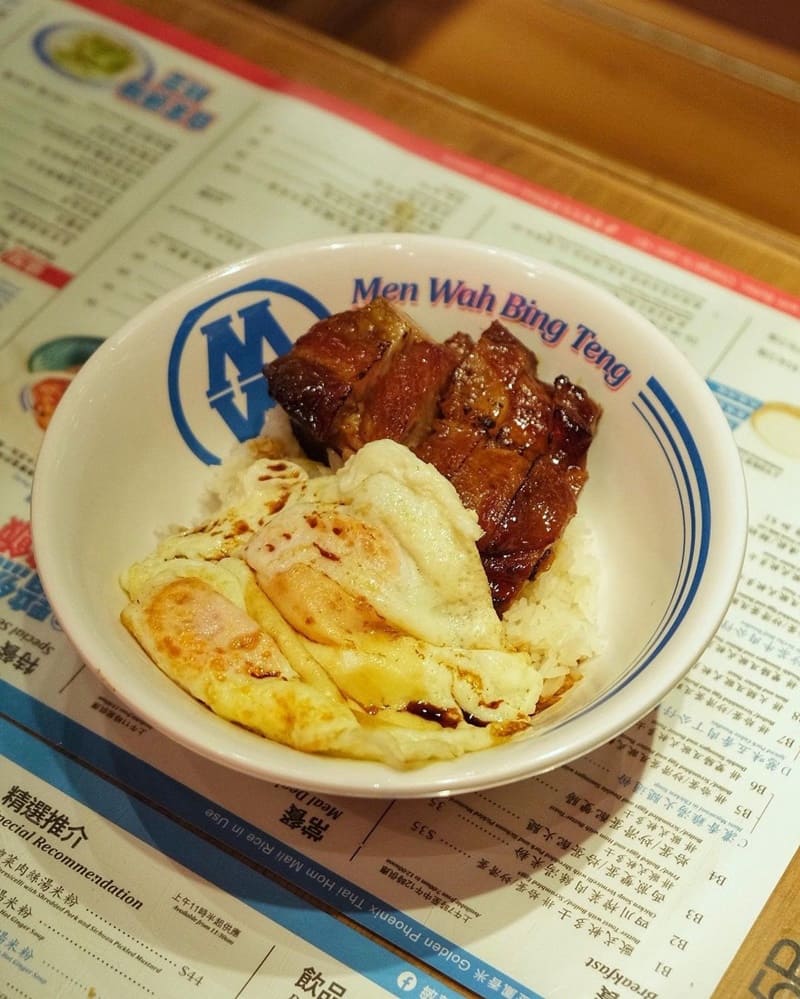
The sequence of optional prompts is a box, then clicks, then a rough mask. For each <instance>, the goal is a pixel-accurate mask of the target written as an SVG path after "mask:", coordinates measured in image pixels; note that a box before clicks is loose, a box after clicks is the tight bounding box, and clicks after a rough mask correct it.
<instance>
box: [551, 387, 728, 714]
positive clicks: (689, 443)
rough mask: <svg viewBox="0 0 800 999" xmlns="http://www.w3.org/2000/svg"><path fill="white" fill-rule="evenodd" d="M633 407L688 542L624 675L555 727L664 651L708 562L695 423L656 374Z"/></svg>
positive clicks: (707, 504) (707, 507) (707, 506)
mask: <svg viewBox="0 0 800 999" xmlns="http://www.w3.org/2000/svg"><path fill="white" fill-rule="evenodd" d="M632 406H633V408H634V410H635V411H636V413H638V415H639V417H640V418H641V419H642V420H643V421H644V423H645V425H646V426H647V429H648V430H649V431H650V433H651V434H652V436H653V438H654V441H655V444H656V446H657V447H658V448H659V449H660V450H661V452H662V455H663V457H664V460H665V461H666V463H667V465H668V466H669V471H670V474H671V477H672V482H673V485H674V486H675V491H676V494H677V497H678V503H679V506H680V515H681V527H682V541H683V544H682V551H681V558H680V563H679V567H678V571H677V573H676V577H675V582H674V584H673V589H672V595H671V597H670V600H669V603H668V605H667V607H666V609H665V611H664V614H663V616H662V618H661V620H660V622H659V623H658V625H657V626H656V628H655V630H654V631H653V633H652V634H651V635H650V637H649V638H648V639H647V640H646V641H645V643H644V645H643V646H642V648H641V649H640V651H639V653H638V654H637V655H636V656H635V657H634V659H633V661H632V663H631V665H630V667H629V668H628V669H627V670H626V672H625V673H624V675H623V676H622V677H620V678H619V679H618V680H617V682H616V683H615V684H613V685H612V686H611V687H609V689H608V690H606V691H605V692H604V693H603V694H601V695H600V696H599V697H598V698H597V699H596V700H595V701H593V702H592V703H591V704H589V705H587V706H586V707H585V708H584V709H583V710H582V711H579V712H578V713H577V714H576V715H572V716H570V718H569V719H565V720H564V721H562V722H560V723H559V724H558V725H555V726H553V731H554V730H556V729H558V728H560V727H561V726H562V725H565V724H567V722H568V721H573V720H574V719H575V718H579V717H581V716H583V715H587V714H590V713H591V712H592V711H595V710H597V709H598V708H599V707H601V705H603V704H605V702H606V701H608V700H609V699H610V698H611V697H613V696H614V695H615V694H617V693H618V692H619V691H620V690H623V689H624V688H625V687H627V686H628V685H629V684H630V683H631V682H632V681H633V680H634V679H635V678H636V677H637V676H639V675H640V674H641V673H642V672H644V670H645V669H646V668H647V667H648V666H649V665H650V664H651V663H652V662H653V661H654V660H655V659H656V658H657V657H658V656H659V654H660V653H661V652H662V650H663V649H664V648H665V647H666V645H667V644H668V643H669V641H670V639H671V638H672V637H673V635H674V634H675V632H676V631H677V629H678V628H679V627H680V624H681V622H682V621H683V620H684V618H685V617H686V615H687V614H688V613H689V610H690V609H691V607H692V604H693V603H694V600H695V597H696V596H697V592H698V590H699V588H700V584H701V582H702V579H703V575H704V573H705V570H706V566H707V563H708V556H709V550H710V545H711V494H710V490H709V485H708V477H707V475H706V471H705V467H704V465H703V461H702V458H701V457H700V451H699V448H698V447H697V444H696V442H695V439H694V437H693V435H692V433H691V431H690V429H689V426H688V424H687V423H686V420H685V419H684V418H683V416H682V415H681V412H680V410H679V409H678V407H677V405H676V404H675V402H674V401H673V399H672V398H671V396H670V395H669V393H668V392H667V391H666V389H665V388H664V386H663V385H662V384H661V383H660V382H659V380H658V379H657V378H656V377H655V376H653V375H651V376H650V378H648V380H647V384H646V386H645V388H644V389H641V390H640V391H639V393H638V396H637V398H636V399H635V400H634V401H633V402H632ZM689 665H691V664H687V668H688V666H689Z"/></svg>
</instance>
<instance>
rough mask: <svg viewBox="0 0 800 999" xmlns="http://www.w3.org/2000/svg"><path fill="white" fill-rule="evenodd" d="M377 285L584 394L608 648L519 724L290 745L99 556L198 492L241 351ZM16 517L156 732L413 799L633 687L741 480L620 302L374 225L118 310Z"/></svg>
mask: <svg viewBox="0 0 800 999" xmlns="http://www.w3.org/2000/svg"><path fill="white" fill-rule="evenodd" d="M447 282H449V286H448V284H447ZM447 287H449V290H450V291H451V292H453V293H454V294H453V295H452V297H451V299H450V303H449V304H445V297H443V296H442V295H441V293H442V289H444V288H447ZM378 289H380V291H381V292H382V293H383V294H386V295H389V296H394V297H396V298H397V299H398V304H400V305H401V306H402V308H403V309H405V310H406V311H407V312H409V313H410V314H411V315H413V316H414V317H415V318H416V319H417V320H418V321H419V322H420V323H421V324H422V326H423V327H424V328H425V329H426V330H428V332H429V333H430V334H431V335H433V336H438V337H441V338H442V339H444V338H446V337H448V336H450V335H451V334H452V333H453V332H455V331H456V330H457V329H463V330H465V331H466V332H469V333H471V334H473V335H477V334H478V333H480V331H481V330H482V329H484V328H485V327H486V326H487V325H488V324H489V322H490V321H491V320H492V319H493V318H499V319H501V320H502V321H505V322H506V323H507V325H508V326H509V328H510V329H511V330H512V331H513V332H514V333H515V334H516V335H517V336H519V337H520V338H521V339H523V340H524V341H525V342H527V343H528V344H529V345H530V346H531V347H532V349H533V350H534V352H535V353H536V354H537V355H538V357H539V360H540V373H541V374H542V376H543V377H545V378H548V379H552V378H554V377H555V376H556V375H557V374H559V373H561V372H564V373H566V374H567V375H568V376H569V377H570V378H571V379H572V380H573V381H575V382H578V383H579V384H582V385H584V386H585V387H586V388H587V389H588V391H589V392H590V394H591V395H592V396H593V397H594V398H595V399H596V400H597V401H599V402H600V404H601V405H602V407H603V418H602V422H601V426H600V432H599V433H598V436H597V439H596V441H595V443H594V444H593V446H592V449H591V452H590V457H589V470H590V479H589V482H588V484H587V486H586V488H585V489H584V492H583V494H582V496H581V512H582V515H583V516H585V517H586V518H587V519H588V521H589V523H590V524H591V526H592V529H593V532H594V534H595V537H596V540H597V542H598V547H599V551H600V556H601V559H602V562H603V565H604V567H605V571H604V582H603V592H602V593H601V614H602V621H601V625H602V630H603V632H604V635H605V636H606V639H607V650H606V651H605V652H604V653H603V654H602V655H601V656H599V657H598V659H597V660H596V661H595V662H593V663H592V664H591V667H590V668H589V669H587V671H586V674H587V675H586V678H585V679H584V680H583V681H581V683H579V684H578V685H577V686H576V687H575V688H574V689H573V690H572V691H571V692H570V694H569V695H568V696H567V697H565V698H564V699H562V701H561V702H560V703H559V704H558V705H557V706H556V707H555V708H553V709H551V710H550V711H547V712H545V713H543V714H542V715H540V716H538V719H537V720H538V724H537V726H536V727H535V729H534V731H532V732H531V733H527V734H526V735H525V736H524V737H522V738H519V739H518V740H517V741H513V740H512V741H511V742H509V743H507V744H505V745H502V746H499V747H496V748H492V749H490V750H486V751H484V752H480V753H474V754H468V755H466V756H464V757H462V758H460V759H457V760H455V761H453V762H447V763H434V764H431V765H429V766H427V767H423V768H421V769H418V770H414V771H410V772H398V771H396V770H393V769H390V768H389V767H385V766H382V765H379V764H377V763H375V764H373V763H364V762H356V761H348V760H339V759H333V758H326V757H312V756H309V755H305V754H303V753H301V752H298V751H295V750H292V749H288V748H286V747H283V746H280V745H276V744H273V743H271V742H269V741H267V740H264V739H262V738H260V737H258V736H256V735H253V734H251V733H249V732H247V731H244V730H242V729H241V728H238V727H236V726H234V725H232V724H229V723H227V722H224V721H222V720H221V719H219V718H217V717H215V716H214V715H212V714H211V713H210V712H209V711H208V710H207V709H206V708H205V707H202V706H201V705H200V704H198V703H197V702H195V701H194V700H193V699H192V698H191V697H190V696H189V695H188V694H185V693H184V692H182V691H181V690H180V689H179V688H178V687H177V686H175V685H174V684H173V683H172V682H171V681H170V680H169V679H167V678H166V677H165V676H164V675H163V674H162V673H161V672H160V671H159V670H158V669H157V668H156V667H155V666H154V665H153V664H152V663H151V662H150V661H149V660H148V659H147V658H146V657H145V655H144V654H143V653H142V652H141V651H140V649H139V648H138V646H137V645H136V644H135V642H134V641H133V639H132V638H131V637H130V636H129V635H128V633H127V632H126V631H125V629H124V628H123V627H122V625H121V624H120V622H119V613H120V610H121V608H122V606H123V603H124V595H123V593H122V591H121V589H120V587H119V585H118V582H117V580H118V576H119V573H120V570H122V569H123V568H124V567H126V566H128V565H129V564H130V563H132V562H134V561H136V560H137V559H139V558H141V557H142V556H143V555H145V554H146V553H147V552H149V551H150V550H151V549H152V547H153V545H154V542H155V538H156V532H157V531H158V530H163V529H164V528H165V527H166V526H168V525H170V524H173V523H186V522H187V521H188V520H190V519H191V518H192V517H193V516H194V515H196V514H197V513H198V512H199V510H200V504H201V499H202V497H203V494H204V490H205V488H206V485H207V483H208V480H209V476H210V475H211V474H212V472H211V470H210V469H209V468H208V464H213V463H215V462H217V461H218V460H219V459H220V458H221V457H223V456H225V455H226V454H227V453H228V452H229V451H230V450H231V448H232V446H233V445H234V443H235V440H236V438H237V436H238V437H239V438H242V437H245V436H252V435H254V434H255V433H257V432H258V430H259V429H260V426H261V422H262V419H263V416H264V407H265V406H266V405H268V402H269V400H268V396H267V394H266V386H265V383H264V380H263V378H262V376H261V369H262V365H263V364H264V363H265V362H266V361H268V360H269V359H270V358H271V357H272V356H273V355H274V353H275V352H276V351H282V350H284V349H285V348H286V347H287V346H288V344H289V339H291V338H294V337H296V336H298V335H300V334H301V333H302V332H304V331H305V330H306V329H307V328H308V326H310V325H311V323H312V322H313V321H314V320H315V319H316V318H317V317H320V316H324V315H326V314H328V313H331V312H337V311H339V310H341V309H344V308H348V307H350V306H351V305H353V304H356V303H357V301H358V299H359V296H361V295H370V294H372V293H373V292H375V291H376V290H378ZM437 294H438V295H439V298H438V301H436V298H437ZM536 309H538V310H541V312H545V313H546V314H547V316H548V317H549V318H548V319H547V321H546V322H544V323H543V324H542V323H541V321H540V320H541V316H540V315H539V316H538V317H537V319H536V321H535V322H534V313H535V310H536ZM287 338H289V339H287ZM594 344H599V345H600V347H596V346H592V345H594ZM601 348H602V351H603V353H602V354H601ZM601 357H602V358H604V360H603V361H602V362H599V359H600V358H601ZM609 358H611V359H610V360H609ZM33 529H34V541H35V547H36V558H37V563H38V567H39V571H40V573H41V578H42V582H43V584H44V587H45V590H46V592H47V595H48V598H49V600H50V601H51V603H52V606H53V608H54V610H55V612H56V614H57V616H58V617H59V620H60V622H61V624H62V626H63V628H64V630H65V632H66V633H67V635H68V636H69V638H70V639H71V641H72V642H73V643H74V645H75V646H76V648H77V649H78V651H79V653H80V654H81V655H82V656H83V658H84V659H85V661H86V662H87V663H88V664H89V665H90V666H91V667H92V668H93V669H94V670H95V672H96V674H97V675H98V677H99V678H100V679H101V680H102V681H103V683H105V684H106V685H107V686H108V687H109V688H110V689H111V691H113V693H114V694H115V695H116V696H118V697H119V698H121V699H122V700H124V701H125V702H127V703H128V705H130V707H131V708H132V709H133V710H134V711H135V712H136V713H137V714H138V715H140V716H141V717H143V718H145V719H147V720H148V721H149V722H150V723H151V724H153V725H154V726H155V727H157V728H159V729H161V730H162V731H164V732H165V733H167V734H168V735H169V736H171V737H172V738H173V739H175V740H176V741H177V742H180V743H183V744H184V745H186V746H188V747H190V748H191V749H193V750H194V751H196V752H197V753H200V754H202V755H204V756H206V757H209V758H211V759H213V760H215V761H217V762H219V763H222V764H225V765H227V766H229V767H232V768H235V769H237V770H241V771H244V772H247V773H249V774H252V775H254V776H256V777H261V778H265V779H269V780H274V781H280V782H281V783H285V784H290V785H293V786H298V787H303V788H309V789H314V790H317V791H327V792H329V793H334V792H335V793H340V794H348V795H362V796H400V797H402V796H427V795H436V794H445V793H453V792H457V791H466V790H474V789H478V788H483V787H488V786H492V785H499V784H503V783H507V782H510V781H515V780H519V779H521V778H524V777H526V776H531V775H533V774H536V773H541V772H543V771H546V770H549V769H552V768H553V767H556V766H559V765H560V764H563V763H566V762H568V761H569V760H572V759H574V758H576V757H578V756H580V755H582V754H584V753H587V752H589V751H590V750H592V749H593V748H595V747H597V746H599V745H601V744H602V743H603V742H605V741H606V740H608V739H610V738H613V737H614V736H615V735H617V734H619V733H620V732H621V731H623V730H624V729H626V728H627V727H629V726H630V725H632V724H633V723H634V722H636V721H637V720H638V719H639V718H641V717H642V716H643V715H645V714H646V713H647V712H648V711H649V710H650V709H651V708H653V707H654V706H655V705H656V704H657V703H658V702H659V701H660V700H661V699H662V698H663V697H664V695H665V694H666V693H667V692H668V691H669V690H670V689H671V688H672V687H673V685H674V684H675V683H676V682H677V681H678V680H679V679H680V677H681V676H682V675H683V674H684V673H685V672H686V671H687V670H688V669H689V668H690V667H691V665H692V664H693V663H694V662H695V661H696V660H697V659H698V657H699V656H700V654H701V653H702V651H703V649H704V648H705V646H706V645H707V643H708V642H709V641H710V639H711V638H712V636H713V634H714V632H715V631H716V629H717V627H718V625H719V623H720V621H721V619H722V617H723V615H724V613H725V611H726V608H727V606H728V603H729V601H730V598H731V596H732V593H733V590H734V587H735V584H736V580H737V577H738V574H739V570H740V567H741V560H742V557H743V552H744V542H745V531H746V499H745V490H744V484H743V477H742V471H741V467H740V463H739V457H738V453H737V450H736V447H735V445H734V442H733V440H732V438H731V434H730V432H729V429H728V426H727V424H726V422H725V420H724V418H723V416H722V413H721V411H720V409H719V407H718V405H717V403H716V401H715V400H714V398H713V396H712V395H711V393H710V392H709V390H708V389H707V387H706V385H705V384H704V382H703V381H702V379H701V378H700V377H699V376H698V375H697V374H696V373H695V371H694V370H693V369H692V368H691V367H690V365H689V364H688V363H687V361H686V360H685V359H684V357H683V356H682V355H681V354H680V353H679V352H678V350H677V349H676V348H675V347H674V346H673V345H672V344H671V343H670V342H669V341H668V340H667V338H666V337H665V336H663V335H662V334H661V333H659V332H658V331H657V330H656V329H655V328H654V327H653V326H652V325H651V324H650V323H649V322H647V321H646V320H645V319H643V318H642V317H641V316H639V315H638V314H637V313H635V312H634V311H632V310H631V309H630V308H628V307H627V306H625V305H624V304H622V303H621V302H620V301H618V300H617V299H616V298H614V297H613V296H612V295H610V294H608V293H606V292H605V291H602V290H599V289H597V288H596V287H594V286H592V285H591V284H589V283H587V282H586V281H583V280H580V279H578V278H577V277H574V276H571V275H569V274H567V273H565V272H562V271H560V270H558V269H557V268H555V267H552V266H550V265H548V264H544V263H541V262H539V261H536V260H532V259H529V258H527V257H523V256H520V255H517V254H515V253H511V252H507V251H504V250H502V249H496V248H490V247H486V246H481V245H478V244H475V243H471V242H467V241H458V240H449V239H442V238H437V237H427V236H411V235H391V234H384V235H376V236H374V237H363V236H359V237H356V238H344V239H341V240H335V241H326V242H314V243H305V244H301V245H296V246H290V247H287V248H284V249H279V250H273V251H269V252H265V253H261V254H259V255H257V256H255V257H252V258H250V259H248V260H244V261H242V262H240V263H236V264H232V265H230V266H227V267H223V268H221V269H219V270H216V271H214V272H213V273H210V274H208V275H206V276H205V277H203V278H201V279H199V280H196V281H194V282H192V283H191V284H188V285H185V286H183V287H181V288H179V289H177V290H176V291H174V292H172V293H170V294H168V295H166V296H165V297H164V298H162V299H161V300H159V301H158V302H156V303H154V304H152V305H151V306H149V307H148V308H147V309H145V310H144V311H143V312H142V313H141V314H140V315H139V316H137V317H136V318H135V319H133V320H132V321H130V322H129V323H127V325H126V326H125V327H124V328H123V329H122V330H120V331H119V333H118V334H116V335H115V336H113V337H112V338H111V339H109V340H108V341H107V342H106V343H105V344H104V345H103V346H102V347H101V348H100V349H99V350H98V351H97V352H96V353H95V354H94V355H93V356H92V357H91V358H90V359H89V361H88V362H87V363H86V365H85V366H84V368H83V369H82V370H81V372H80V373H79V374H78V376H77V377H76V379H75V381H74V382H73V384H72V386H71V387H70V389H69V390H68V392H67V393H66V395H65V397H64V399H63V400H62V402H61V403H60V405H59V407H58V409H57V411H56V413H55V416H54V419H53V421H52V423H51V424H50V427H49V430H48V432H47V434H46V436H45V439H44V443H43V447H42V450H41V454H40V457H39V462H38V467H37V471H36V476H35V482H34V493H33Z"/></svg>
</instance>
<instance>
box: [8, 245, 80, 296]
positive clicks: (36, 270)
mask: <svg viewBox="0 0 800 999" xmlns="http://www.w3.org/2000/svg"><path fill="white" fill-rule="evenodd" d="M0 260H2V262H3V263H4V264H7V265H8V266H9V267H13V268H14V269H15V270H17V271H21V272H22V273H23V274H29V275H30V276H31V277H34V278H36V280H37V281H42V282H43V283H44V284H49V285H50V286H51V287H53V288H63V287H64V285H65V284H69V282H70V281H71V280H72V274H70V273H69V272H68V271H64V270H62V269H61V268H60V267H55V266H54V265H53V264H51V263H50V261H49V260H47V259H46V258H45V257H40V256H38V255H37V254H36V253H31V251H30V250H27V249H25V247H24V246H11V247H9V249H7V250H4V251H3V252H2V253H0Z"/></svg>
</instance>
